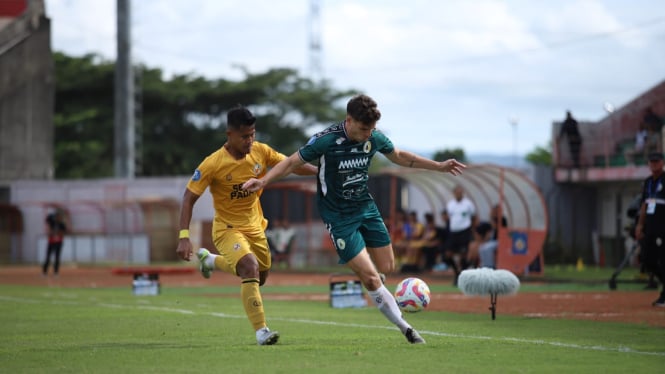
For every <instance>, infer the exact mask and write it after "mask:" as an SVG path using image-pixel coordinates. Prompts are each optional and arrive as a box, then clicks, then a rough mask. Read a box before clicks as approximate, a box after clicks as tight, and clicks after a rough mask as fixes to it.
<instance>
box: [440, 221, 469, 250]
mask: <svg viewBox="0 0 665 374" xmlns="http://www.w3.org/2000/svg"><path fill="white" fill-rule="evenodd" d="M471 239H473V234H472V231H471V228H470V227H469V228H468V229H466V230H462V231H451V232H450V233H449V234H448V239H447V240H446V250H447V251H450V252H453V253H459V254H464V253H466V251H467V250H468V249H469V243H471Z"/></svg>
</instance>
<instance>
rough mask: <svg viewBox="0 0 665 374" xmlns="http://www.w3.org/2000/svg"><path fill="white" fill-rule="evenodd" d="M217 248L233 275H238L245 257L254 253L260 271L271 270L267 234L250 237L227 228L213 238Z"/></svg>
mask: <svg viewBox="0 0 665 374" xmlns="http://www.w3.org/2000/svg"><path fill="white" fill-rule="evenodd" d="M213 242H214V243H215V248H217V251H218V252H219V253H220V254H221V255H222V257H223V258H224V260H225V261H226V262H227V263H228V265H229V267H230V268H231V269H233V274H234V275H237V271H236V266H237V265H238V261H240V259H241V258H243V257H244V256H245V255H247V254H249V253H252V254H254V256H255V257H256V260H257V261H258V263H259V271H265V270H269V269H270V266H271V258H270V248H269V247H268V240H267V239H266V235H265V233H263V232H261V233H260V234H258V235H248V234H245V233H242V232H240V231H238V230H237V229H232V228H227V229H223V230H219V231H217V232H216V233H215V236H214V237H213Z"/></svg>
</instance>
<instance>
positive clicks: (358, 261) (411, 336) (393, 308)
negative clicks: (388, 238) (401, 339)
mask: <svg viewBox="0 0 665 374" xmlns="http://www.w3.org/2000/svg"><path fill="white" fill-rule="evenodd" d="M375 249H378V248H375ZM383 250H385V251H388V250H390V251H392V248H390V247H389V246H386V247H383ZM347 266H348V267H349V268H351V270H353V272H354V273H355V274H356V275H357V276H358V278H360V282H361V283H362V284H363V285H364V286H365V288H366V289H367V293H368V294H369V297H370V299H371V300H372V302H373V303H374V305H376V307H377V308H378V309H379V311H380V312H381V313H382V314H383V315H384V316H385V317H386V319H388V321H390V322H392V323H393V324H394V325H395V326H397V327H398V328H399V329H400V331H401V332H402V334H404V336H406V338H407V340H408V341H409V343H425V340H424V339H423V338H422V337H421V336H420V335H419V334H418V332H417V331H416V330H414V329H413V327H411V325H410V324H409V323H408V322H407V321H406V320H405V319H404V318H403V316H402V312H401V311H400V309H399V307H398V306H397V302H396V301H395V297H394V296H393V294H392V293H391V292H390V291H389V290H388V289H387V288H386V286H385V285H384V284H383V283H382V282H381V278H380V276H379V273H378V272H377V270H376V268H375V267H374V264H373V263H372V259H371V258H370V256H369V254H368V252H367V250H365V249H362V250H361V251H360V253H358V254H357V255H356V256H355V257H354V258H353V259H351V260H350V261H348V262H347Z"/></svg>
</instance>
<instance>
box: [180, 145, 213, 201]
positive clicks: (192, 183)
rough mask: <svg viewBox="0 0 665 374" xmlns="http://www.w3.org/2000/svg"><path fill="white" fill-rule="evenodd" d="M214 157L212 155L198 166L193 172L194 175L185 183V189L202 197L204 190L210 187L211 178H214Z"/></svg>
mask: <svg viewBox="0 0 665 374" xmlns="http://www.w3.org/2000/svg"><path fill="white" fill-rule="evenodd" d="M216 155H217V153H213V154H212V155H210V156H208V157H206V158H205V160H203V161H202V162H201V163H200V164H199V166H198V167H197V168H196V170H194V174H192V177H191V178H189V182H187V189H188V190H190V191H191V192H193V193H195V194H197V195H199V196H200V195H202V194H203V192H205V190H206V188H208V186H209V185H210V183H211V181H212V177H213V176H214V170H215V165H216V162H215V160H216Z"/></svg>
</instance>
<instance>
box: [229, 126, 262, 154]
mask: <svg viewBox="0 0 665 374" xmlns="http://www.w3.org/2000/svg"><path fill="white" fill-rule="evenodd" d="M226 136H227V140H226V142H227V144H228V148H229V150H230V151H231V152H232V153H233V155H234V156H236V157H238V156H245V155H247V154H248V153H249V152H250V151H251V150H252V144H253V143H254V138H255V137H256V126H254V125H252V126H241V127H240V129H238V130H235V129H230V130H228V131H227V132H226Z"/></svg>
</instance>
